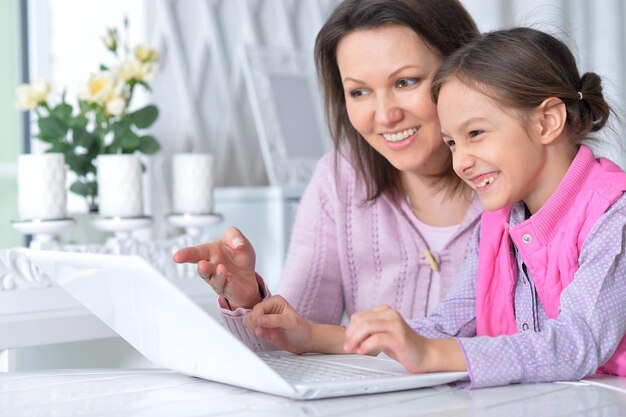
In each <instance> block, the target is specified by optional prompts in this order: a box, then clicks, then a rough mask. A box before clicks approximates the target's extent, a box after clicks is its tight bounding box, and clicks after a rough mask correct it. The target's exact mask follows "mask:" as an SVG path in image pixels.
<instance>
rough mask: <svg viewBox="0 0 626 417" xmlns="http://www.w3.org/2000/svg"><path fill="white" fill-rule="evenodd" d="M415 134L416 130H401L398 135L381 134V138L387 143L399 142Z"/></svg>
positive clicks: (413, 128)
mask: <svg viewBox="0 0 626 417" xmlns="http://www.w3.org/2000/svg"><path fill="white" fill-rule="evenodd" d="M415 132H417V128H415V127H412V128H411V129H407V130H403V131H402V132H398V133H383V137H384V138H385V140H386V141H388V142H399V141H401V140H404V139H406V138H408V137H409V136H411V135H413V134H415Z"/></svg>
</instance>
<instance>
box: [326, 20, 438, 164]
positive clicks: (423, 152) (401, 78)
mask: <svg viewBox="0 0 626 417" xmlns="http://www.w3.org/2000/svg"><path fill="white" fill-rule="evenodd" d="M337 62H338V66H339V72H340V74H341V79H342V81H343V88H344V94H345V100H346V107H347V111H348V117H349V118H350V122H351V123H352V125H353V126H354V128H355V129H356V130H357V131H358V132H359V133H360V134H361V136H363V138H365V140H366V141H367V143H369V144H370V146H372V147H373V148H374V149H375V150H376V151H377V152H379V153H380V154H381V155H382V156H384V157H385V158H386V159H387V160H388V161H389V162H390V163H391V164H392V165H393V166H394V167H395V168H397V169H398V170H400V171H405V172H406V171H411V172H416V173H418V174H422V175H428V174H436V173H440V172H441V171H442V170H443V166H444V165H445V163H446V160H447V158H448V157H449V153H448V150H447V149H446V147H445V145H444V144H443V142H442V141H441V132H440V130H441V129H440V126H439V119H438V117H437V109H436V107H435V105H434V103H433V102H432V100H431V99H430V82H431V79H432V76H433V75H434V73H435V71H436V70H437V68H439V65H440V63H441V58H440V57H439V55H438V54H436V53H435V52H433V51H432V50H431V49H430V48H429V47H428V46H427V45H426V43H425V42H424V41H423V40H422V39H421V38H420V37H419V36H418V35H417V34H416V33H415V32H413V30H411V29H409V28H407V27H405V26H400V25H391V26H384V27H380V28H375V29H359V30H356V31H354V32H351V33H349V34H348V35H346V36H344V37H343V38H342V39H341V41H340V42H339V44H338V46H337Z"/></svg>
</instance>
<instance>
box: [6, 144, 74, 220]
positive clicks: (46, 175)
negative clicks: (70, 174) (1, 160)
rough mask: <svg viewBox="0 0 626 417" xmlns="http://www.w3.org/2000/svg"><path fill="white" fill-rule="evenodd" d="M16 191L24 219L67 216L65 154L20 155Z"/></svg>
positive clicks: (46, 218) (19, 210)
mask: <svg viewBox="0 0 626 417" xmlns="http://www.w3.org/2000/svg"><path fill="white" fill-rule="evenodd" d="M17 191H18V193H17V194H18V197H17V200H18V213H19V217H20V219H21V220H53V219H63V218H65V217H67V211H66V210H67V208H66V206H67V203H66V191H65V156H64V155H63V154H62V153H44V154H26V155H20V156H19V157H18V161H17Z"/></svg>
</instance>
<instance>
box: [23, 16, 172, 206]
mask: <svg viewBox="0 0 626 417" xmlns="http://www.w3.org/2000/svg"><path fill="white" fill-rule="evenodd" d="M124 27H125V28H126V29H128V22H127V21H125V22H124ZM126 32H127V31H126ZM102 40H103V43H104V45H105V47H106V49H107V50H108V51H109V52H111V53H112V54H113V56H114V58H115V62H114V64H113V65H110V66H109V65H104V64H101V65H100V68H99V71H97V72H95V73H93V74H91V75H90V77H89V79H88V80H87V82H86V83H84V84H83V85H82V86H81V87H80V89H79V93H78V100H77V101H78V103H77V106H76V108H75V107H73V106H72V105H71V104H69V103H68V102H67V101H66V99H65V92H64V93H63V94H62V95H61V97H60V100H58V103H57V104H55V105H53V104H51V101H50V98H51V95H52V87H51V84H50V83H49V82H48V81H45V80H36V81H34V82H32V83H31V84H23V85H20V86H18V87H17V90H16V101H15V107H16V108H17V109H20V110H32V111H34V113H35V116H36V119H37V125H38V127H39V133H38V134H37V138H38V139H40V140H41V141H43V142H45V143H47V144H49V147H48V149H47V150H46V152H60V153H63V154H64V155H65V162H66V164H67V166H68V168H69V169H70V171H72V172H74V173H75V174H76V180H75V181H74V182H73V183H72V184H71V186H70V191H72V192H74V193H76V194H78V195H81V196H83V197H85V198H86V199H87V204H88V206H89V209H90V211H96V210H97V207H98V202H97V196H98V185H97V182H96V172H97V166H96V164H94V162H95V160H96V158H97V156H98V155H100V154H116V153H123V154H130V153H134V152H140V153H143V154H146V155H151V154H154V153H156V152H157V151H158V150H159V149H160V146H159V144H158V142H157V141H156V139H155V138H154V137H153V136H151V135H149V134H144V130H145V129H146V128H148V127H150V126H151V125H152V124H153V123H154V121H155V120H156V119H157V117H158V115H159V111H158V108H157V107H156V106H154V105H147V106H145V107H142V108H139V109H136V110H132V111H131V110H130V107H131V103H132V100H133V95H134V93H135V90H136V88H137V86H141V87H142V88H144V89H146V90H148V91H150V85H149V84H148V82H149V81H150V80H151V78H152V76H153V74H154V66H155V64H156V62H157V61H158V54H157V52H156V51H155V50H154V49H152V48H150V47H148V46H147V45H138V46H136V47H135V48H133V49H132V50H131V49H130V48H129V47H128V44H127V43H125V44H124V45H120V36H119V32H118V30H117V29H114V28H113V29H108V30H107V33H106V36H104V37H103V39H102Z"/></svg>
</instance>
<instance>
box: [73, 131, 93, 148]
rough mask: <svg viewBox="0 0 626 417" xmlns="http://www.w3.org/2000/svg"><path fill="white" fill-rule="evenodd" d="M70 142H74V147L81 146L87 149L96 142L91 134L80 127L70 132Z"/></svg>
mask: <svg viewBox="0 0 626 417" xmlns="http://www.w3.org/2000/svg"><path fill="white" fill-rule="evenodd" d="M72 140H73V142H74V146H83V147H85V148H87V149H89V148H91V147H92V145H93V144H94V142H95V141H96V140H95V138H94V135H93V134H91V133H89V132H87V130H86V129H83V128H80V127H77V128H75V129H74V130H73V131H72Z"/></svg>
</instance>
